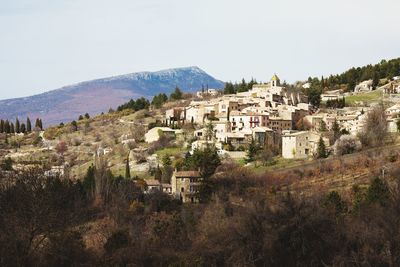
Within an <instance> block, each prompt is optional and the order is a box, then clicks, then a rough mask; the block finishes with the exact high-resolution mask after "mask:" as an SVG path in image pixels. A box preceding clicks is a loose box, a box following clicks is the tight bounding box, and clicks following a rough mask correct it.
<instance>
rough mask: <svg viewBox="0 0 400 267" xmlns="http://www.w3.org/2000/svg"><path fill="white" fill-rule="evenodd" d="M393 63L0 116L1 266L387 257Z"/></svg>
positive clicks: (399, 70) (396, 83)
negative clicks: (66, 110) (92, 108)
mask: <svg viewBox="0 0 400 267" xmlns="http://www.w3.org/2000/svg"><path fill="white" fill-rule="evenodd" d="M390 62H391V63H390V64H389V63H388V62H383V63H381V64H378V65H376V66H367V67H363V68H357V69H351V70H349V71H347V72H345V73H344V74H341V75H331V76H329V77H326V78H324V77H321V78H320V79H319V78H309V79H308V80H305V81H300V82H296V83H294V84H287V83H286V82H285V81H282V80H281V79H280V78H279V77H278V75H276V74H275V75H273V76H272V77H271V78H268V82H266V83H262V82H256V81H254V80H252V81H250V82H245V81H244V80H243V81H242V82H240V83H235V84H232V83H229V82H227V83H226V84H225V87H224V89H221V88H219V89H215V88H208V86H207V84H205V85H204V86H203V88H201V89H200V90H198V92H196V93H189V92H185V91H183V90H181V89H180V88H178V87H176V88H175V90H174V91H173V90H171V91H172V92H171V93H170V95H167V94H166V93H159V94H158V95H155V96H153V98H152V100H151V101H150V99H146V98H144V97H140V98H137V99H132V100H130V101H128V102H126V103H124V104H122V105H120V106H119V107H117V108H115V109H113V108H110V109H109V110H108V112H104V113H102V114H100V115H90V114H88V113H85V114H82V115H78V116H77V118H76V120H73V121H71V122H66V123H60V124H59V125H54V126H51V127H47V128H46V127H43V126H42V121H41V119H37V120H36V123H35V124H34V125H31V122H30V119H29V118H27V119H26V124H25V120H24V121H22V118H16V119H15V121H14V120H13V121H11V120H10V118H8V119H6V118H4V119H5V120H1V118H0V157H1V160H0V206H1V207H2V208H0V224H1V226H2V227H0V243H1V244H2V245H3V246H1V247H2V248H3V249H2V250H0V256H1V257H2V258H3V259H5V260H6V262H8V263H9V264H8V265H7V264H6V266H15V265H21V266H23V265H24V264H14V263H15V262H16V260H18V262H29V263H30V262H34V263H35V265H37V266H54V265H57V264H59V260H62V261H64V263H65V264H63V265H65V266H70V265H73V264H70V262H91V263H92V264H88V266H101V264H98V262H99V261H104V262H107V264H106V266H125V265H127V263H132V264H133V265H135V266H136V265H138V266H161V265H165V266H175V265H176V266H193V259H199V261H197V260H196V263H197V262H199V266H223V265H224V264H220V263H221V262H227V263H228V264H227V265H228V266H235V265H237V263H238V262H241V263H243V264H239V265H241V266H259V265H260V266H262V265H265V264H264V263H266V262H267V263H270V264H269V265H271V266H310V265H311V266H312V265H319V264H318V262H320V261H321V259H324V262H326V263H328V264H329V265H332V266H336V265H340V266H346V264H344V263H343V262H345V263H347V262H349V261H348V260H347V259H348V258H351V259H353V258H354V257H355V255H356V257H358V259H357V261H358V262H366V261H368V262H371V263H372V264H371V266H379V265H380V264H378V261H375V260H376V259H384V260H385V261H387V262H388V263H390V264H388V266H391V265H393V264H392V263H393V262H395V260H394V259H391V258H390V257H389V256H388V255H389V254H390V253H392V252H393V255H396V256H394V257H397V255H398V252H397V250H395V249H393V250H392V251H389V250H388V249H390V246H388V241H387V240H390V241H389V242H391V243H393V244H397V243H398V239H399V238H398V236H399V235H398V234H396V233H397V231H398V223H397V222H398V217H399V214H398V208H397V207H398V199H399V197H400V193H399V190H398V188H399V180H398V179H399V173H400V168H399V166H400V165H399V163H400V138H399V137H400V131H399V129H400V120H399V118H400V116H399V114H400V90H399V89H400V79H399V75H400V67H399V66H400V65H399V64H400V60H396V61H390ZM393 62H394V63H393ZM396 62H398V63H399V64H397V63H396ZM385 66H386V67H385ZM390 66H394V67H393V68H392V67H390ZM382 69H384V70H385V71H382ZM392 70H393V71H392ZM376 73H379V76H376ZM371 78H372V79H371ZM2 121H3V123H1V122H2ZM44 123H46V122H45V121H44ZM382 218H383V219H382ZM371 227H372V228H371ZM10 229H11V230H10ZM32 229H33V230H32ZM36 229H39V230H36ZM370 229H374V231H370ZM393 233H395V234H393ZM382 236H384V238H382ZM321 237H327V238H325V239H324V240H322V239H321ZM360 237H362V238H360ZM299 239H300V240H304V242H301V243H299V242H297V240H299ZM360 240H361V241H360ZM376 240H378V241H376ZM21 244H23V247H24V248H25V249H22V250H21V249H18V248H19V247H20V246H21ZM303 244H307V245H309V246H312V247H316V248H319V247H322V248H321V249H320V250H318V249H317V250H318V254H315V253H314V252H312V253H311V252H310V251H309V250H308V251H307V250H306V251H304V248H305V247H304V245H303ZM321 244H322V246H321ZM225 251H227V252H225ZM365 251H366V252H365ZM388 251H389V252H388ZM127 252H129V253H127ZM255 252H256V254H255ZM53 255H61V256H59V257H55V258H54V257H53ZM154 255H156V258H154ZM255 255H256V257H257V258H259V259H261V260H259V261H255V260H254V256H255ZM271 255H272V256H271ZM287 255H297V256H295V259H292V257H287ZM337 255H339V256H337ZM382 255H384V256H382ZM46 257H49V258H50V261H45V260H44V258H46ZM61 258H62V259H61ZM397 258H400V257H397ZM43 262H45V264H42V263H43ZM299 262H300V264H299ZM351 262H352V263H353V261H351ZM160 263H162V264H160ZM342 263H343V264H342ZM373 263H376V264H373ZM25 265H31V264H25ZM195 265H196V264H195ZM267 265H268V264H267ZM349 265H352V264H349ZM360 265H363V264H360ZM394 265H396V264H394ZM397 265H398V264H397Z"/></svg>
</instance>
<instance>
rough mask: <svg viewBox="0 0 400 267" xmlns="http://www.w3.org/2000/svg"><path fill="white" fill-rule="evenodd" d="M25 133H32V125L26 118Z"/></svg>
mask: <svg viewBox="0 0 400 267" xmlns="http://www.w3.org/2000/svg"><path fill="white" fill-rule="evenodd" d="M26 131H27V132H28V133H30V132H32V124H31V120H30V119H29V117H28V118H26Z"/></svg>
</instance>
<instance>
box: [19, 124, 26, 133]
mask: <svg viewBox="0 0 400 267" xmlns="http://www.w3.org/2000/svg"><path fill="white" fill-rule="evenodd" d="M20 132H21V133H26V126H25V123H22V124H21V126H20Z"/></svg>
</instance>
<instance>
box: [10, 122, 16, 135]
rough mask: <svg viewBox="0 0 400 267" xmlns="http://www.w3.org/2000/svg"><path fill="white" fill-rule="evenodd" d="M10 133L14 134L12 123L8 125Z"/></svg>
mask: <svg viewBox="0 0 400 267" xmlns="http://www.w3.org/2000/svg"><path fill="white" fill-rule="evenodd" d="M10 133H11V134H14V133H15V127H14V123H11V124H10Z"/></svg>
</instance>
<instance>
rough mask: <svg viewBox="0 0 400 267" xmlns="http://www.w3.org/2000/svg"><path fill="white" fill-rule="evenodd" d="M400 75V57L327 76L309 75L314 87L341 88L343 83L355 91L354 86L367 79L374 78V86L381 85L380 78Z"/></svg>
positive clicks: (348, 88) (349, 89)
mask: <svg viewBox="0 0 400 267" xmlns="http://www.w3.org/2000/svg"><path fill="white" fill-rule="evenodd" d="M395 76H400V58H396V59H391V60H382V61H381V62H380V63H378V64H375V65H372V64H369V65H366V66H363V67H357V68H355V67H353V68H351V69H349V70H347V71H345V72H343V73H341V74H337V75H330V76H329V77H327V78H324V77H323V76H322V77H321V78H320V79H318V78H317V77H314V78H312V77H309V78H308V82H309V83H310V84H311V86H312V87H317V88H322V89H325V88H326V89H328V90H329V89H340V88H341V86H342V85H344V86H346V88H347V90H348V91H353V90H354V87H355V86H356V85H357V84H358V83H360V82H362V81H365V80H372V81H373V87H374V88H375V87H376V86H378V85H379V80H380V79H391V78H393V77H395Z"/></svg>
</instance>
